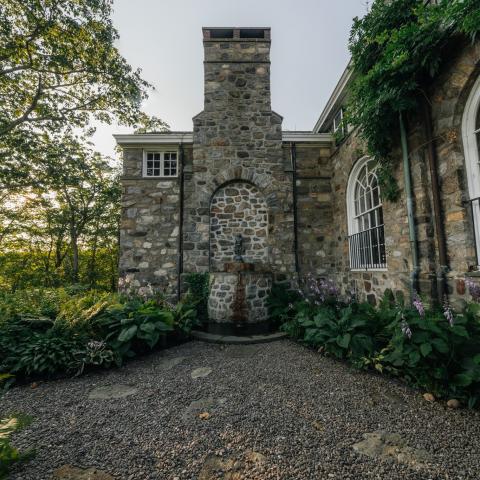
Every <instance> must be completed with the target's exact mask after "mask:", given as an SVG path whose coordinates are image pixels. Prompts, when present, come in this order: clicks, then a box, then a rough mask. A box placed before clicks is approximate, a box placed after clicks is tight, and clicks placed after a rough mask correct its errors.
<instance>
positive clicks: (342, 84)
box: [313, 60, 353, 133]
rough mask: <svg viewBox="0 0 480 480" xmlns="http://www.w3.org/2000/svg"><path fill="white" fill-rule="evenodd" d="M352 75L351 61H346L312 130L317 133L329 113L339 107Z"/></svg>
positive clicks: (328, 116)
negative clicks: (346, 63) (345, 65)
mask: <svg viewBox="0 0 480 480" xmlns="http://www.w3.org/2000/svg"><path fill="white" fill-rule="evenodd" d="M352 75H353V68H352V61H351V60H350V61H349V62H348V65H347V67H346V68H345V70H344V71H343V73H342V76H341V77H340V80H339V81H338V83H337V85H336V86H335V89H334V90H333V92H332V94H331V95H330V98H329V99H328V102H327V104H326V105H325V108H324V109H323V111H322V113H321V114H320V117H319V119H318V120H317V123H316V124H315V126H314V127H313V132H315V133H318V132H320V131H322V129H324V128H325V126H326V125H325V124H326V123H327V121H329V120H330V117H331V115H332V114H333V112H334V110H336V108H338V107H339V104H341V102H342V101H343V100H344V98H345V95H346V93H347V87H348V85H349V84H350V80H351V78H352Z"/></svg>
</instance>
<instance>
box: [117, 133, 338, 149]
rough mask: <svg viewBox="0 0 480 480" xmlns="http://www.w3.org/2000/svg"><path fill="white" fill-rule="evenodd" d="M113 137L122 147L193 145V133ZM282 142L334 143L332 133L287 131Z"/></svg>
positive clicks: (121, 135) (136, 134)
mask: <svg viewBox="0 0 480 480" xmlns="http://www.w3.org/2000/svg"><path fill="white" fill-rule="evenodd" d="M113 137H114V138H115V140H116V141H117V144H118V145H120V146H129V145H138V146H141V145H178V144H185V143H186V144H188V143H193V133H192V132H165V133H132V134H116V135H114V136H113ZM282 142H285V143H287V142H297V143H318V144H325V145H327V144H328V145H330V144H331V143H332V142H333V136H332V135H331V134H330V133H314V132H295V131H292V132H291V131H285V132H283V133H282Z"/></svg>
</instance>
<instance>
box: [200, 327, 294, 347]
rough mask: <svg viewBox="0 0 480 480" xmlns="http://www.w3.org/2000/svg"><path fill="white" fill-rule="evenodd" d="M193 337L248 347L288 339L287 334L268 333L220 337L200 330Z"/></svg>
mask: <svg viewBox="0 0 480 480" xmlns="http://www.w3.org/2000/svg"><path fill="white" fill-rule="evenodd" d="M192 337H193V338H194V339H196V340H201V341H203V342H208V343H229V344H234V345H248V344H252V343H268V342H274V341H276V340H282V339H284V338H287V334H286V333H285V332H275V333H268V334H265V335H250V336H235V335H218V334H215V333H208V332H201V331H199V330H194V331H192Z"/></svg>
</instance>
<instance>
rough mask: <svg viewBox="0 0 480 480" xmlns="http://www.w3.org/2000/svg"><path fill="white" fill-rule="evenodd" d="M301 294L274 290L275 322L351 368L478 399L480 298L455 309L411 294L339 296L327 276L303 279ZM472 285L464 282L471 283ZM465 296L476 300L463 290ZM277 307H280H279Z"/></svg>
mask: <svg viewBox="0 0 480 480" xmlns="http://www.w3.org/2000/svg"><path fill="white" fill-rule="evenodd" d="M309 283H310V287H311V288H308V289H307V293H306V294H304V295H303V296H304V298H303V300H300V301H297V302H294V303H287V299H286V297H285V298H284V301H283V305H282V296H281V294H280V295H279V294H276V296H275V297H274V299H273V300H274V302H273V303H274V305H275V309H276V310H274V312H275V315H276V317H277V318H282V319H283V321H284V323H283V324H282V327H281V328H282V330H284V331H286V332H287V333H288V335H289V336H291V337H292V338H295V339H297V340H299V341H301V342H302V343H305V344H307V345H309V346H313V347H316V348H318V349H319V351H321V352H323V353H324V354H326V355H332V356H335V357H337V358H344V359H347V360H348V361H349V362H351V363H352V364H353V365H354V366H355V367H357V368H367V369H375V370H377V371H378V372H380V373H388V374H390V375H394V376H397V377H399V378H401V379H402V380H404V381H405V382H407V383H409V384H410V385H414V386H417V387H420V388H424V389H426V390H428V391H430V392H433V393H435V394H436V395H438V396H451V397H454V398H457V399H460V400H463V401H464V402H466V403H467V404H468V405H469V406H474V405H475V404H476V403H478V400H479V399H480V304H479V303H470V304H469V305H467V307H466V309H465V310H464V311H463V312H462V313H456V314H455V313H454V312H453V310H452V308H451V307H450V306H449V305H448V303H445V304H444V305H443V308H439V307H436V308H431V307H430V308H426V307H425V306H424V305H423V303H422V301H421V299H420V298H419V297H418V296H415V298H414V300H413V304H412V306H408V307H406V306H404V305H403V304H401V303H396V302H395V301H394V299H393V296H392V295H391V294H387V295H385V298H384V299H383V300H382V301H381V303H380V306H379V308H374V307H372V306H371V305H370V304H368V303H366V302H356V301H351V299H350V301H349V302H347V301H342V300H341V299H340V298H339V296H335V295H332V294H329V292H334V291H335V288H334V287H333V286H332V284H331V282H327V281H323V282H322V281H319V280H318V281H317V280H310V281H309ZM472 288H473V287H471V288H470V289H471V290H472ZM471 294H472V298H474V299H475V298H477V297H478V298H477V300H478V301H480V289H478V295H477V296H475V291H473V290H472V291H471ZM282 309H283V311H282Z"/></svg>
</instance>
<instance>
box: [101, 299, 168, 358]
mask: <svg viewBox="0 0 480 480" xmlns="http://www.w3.org/2000/svg"><path fill="white" fill-rule="evenodd" d="M95 324H96V327H97V328H99V329H100V330H101V331H102V333H103V335H102V338H104V339H105V341H106V342H107V344H108V346H109V347H110V348H111V349H112V350H113V351H115V352H117V353H118V357H117V358H118V360H119V361H120V359H121V358H123V357H125V356H126V357H132V356H134V355H135V353H136V352H137V351H138V350H141V349H142V347H143V345H146V346H148V347H149V348H150V349H151V348H153V347H154V346H155V345H156V344H157V343H158V341H159V340H160V338H161V337H162V336H164V335H166V334H167V333H168V332H172V331H173V330H174V315H173V313H172V312H171V311H169V310H167V309H165V308H162V307H160V306H159V305H158V304H157V303H156V302H155V301H154V300H149V301H147V302H142V301H141V300H140V299H132V300H129V301H127V302H125V303H122V304H120V303H119V304H117V305H113V306H110V307H109V308H107V309H106V310H105V311H104V312H103V313H101V314H100V315H99V316H98V317H97V318H96V320H95Z"/></svg>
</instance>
